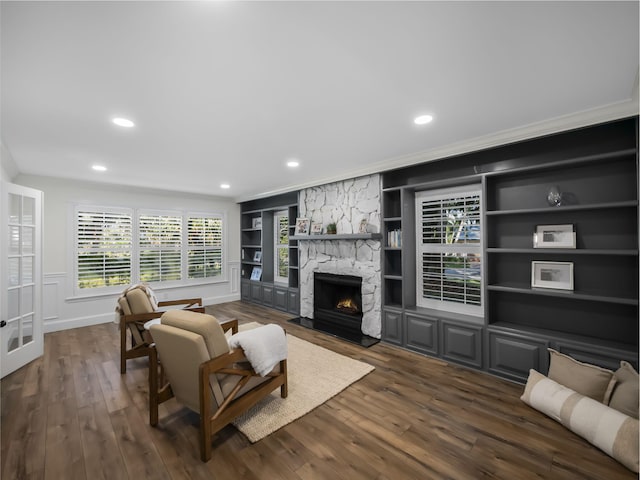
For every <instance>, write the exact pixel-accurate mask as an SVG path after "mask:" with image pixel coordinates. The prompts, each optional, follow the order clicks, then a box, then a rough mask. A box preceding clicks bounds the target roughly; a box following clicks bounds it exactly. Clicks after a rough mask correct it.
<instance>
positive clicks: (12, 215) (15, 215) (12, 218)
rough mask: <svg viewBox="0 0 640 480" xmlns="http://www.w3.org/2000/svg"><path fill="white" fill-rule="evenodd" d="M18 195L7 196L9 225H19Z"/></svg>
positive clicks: (19, 198) (19, 197)
mask: <svg viewBox="0 0 640 480" xmlns="http://www.w3.org/2000/svg"><path fill="white" fill-rule="evenodd" d="M21 199H22V197H21V196H20V195H14V194H13V193H10V194H9V223H20V200H21Z"/></svg>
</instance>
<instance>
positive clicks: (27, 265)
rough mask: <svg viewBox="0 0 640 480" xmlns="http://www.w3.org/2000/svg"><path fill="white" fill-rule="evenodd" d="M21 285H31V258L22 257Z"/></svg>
mask: <svg viewBox="0 0 640 480" xmlns="http://www.w3.org/2000/svg"><path fill="white" fill-rule="evenodd" d="M16 260H18V259H16ZM22 283H33V257H22Z"/></svg>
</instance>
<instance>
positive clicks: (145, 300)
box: [126, 288, 154, 314]
mask: <svg viewBox="0 0 640 480" xmlns="http://www.w3.org/2000/svg"><path fill="white" fill-rule="evenodd" d="M126 297H127V302H129V309H130V311H131V313H133V314H138V313H151V312H153V311H154V308H153V305H151V301H150V300H149V296H148V295H147V294H146V292H145V291H144V290H142V289H141V288H134V289H132V290H129V291H128V292H127V293H126Z"/></svg>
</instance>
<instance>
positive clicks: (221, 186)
mask: <svg viewBox="0 0 640 480" xmlns="http://www.w3.org/2000/svg"><path fill="white" fill-rule="evenodd" d="M220 188H224V189H227V188H231V185H229V184H228V183H221V184H220Z"/></svg>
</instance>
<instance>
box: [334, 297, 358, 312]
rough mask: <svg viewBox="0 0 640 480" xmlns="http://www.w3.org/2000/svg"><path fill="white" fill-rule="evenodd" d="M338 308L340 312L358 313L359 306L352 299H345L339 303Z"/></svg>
mask: <svg viewBox="0 0 640 480" xmlns="http://www.w3.org/2000/svg"><path fill="white" fill-rule="evenodd" d="M337 308H338V309H339V310H349V311H351V312H357V311H358V306H357V305H356V304H355V302H354V301H353V300H352V299H351V298H344V299H342V300H340V301H339V302H338V305H337Z"/></svg>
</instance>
